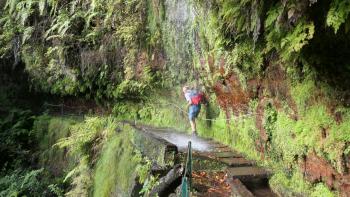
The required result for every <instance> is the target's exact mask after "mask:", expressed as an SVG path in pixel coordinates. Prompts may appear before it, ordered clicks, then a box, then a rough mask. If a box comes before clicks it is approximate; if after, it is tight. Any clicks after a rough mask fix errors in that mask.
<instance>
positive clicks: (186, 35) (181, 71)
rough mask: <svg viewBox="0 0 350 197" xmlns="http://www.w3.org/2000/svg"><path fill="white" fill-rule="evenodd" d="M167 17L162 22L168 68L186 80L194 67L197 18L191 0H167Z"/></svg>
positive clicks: (165, 3)
mask: <svg viewBox="0 0 350 197" xmlns="http://www.w3.org/2000/svg"><path fill="white" fill-rule="evenodd" d="M164 9H165V19H164V21H163V22H162V32H163V35H166V37H163V45H164V49H165V52H166V54H167V60H168V68H169V70H170V71H171V72H172V73H176V75H177V76H176V77H177V78H179V80H180V82H182V81H186V79H187V78H188V77H189V74H188V73H187V72H188V71H189V70H191V68H192V63H193V62H192V56H193V49H194V37H195V36H194V35H195V34H194V29H193V22H194V19H195V14H194V7H193V5H192V4H191V2H190V1H189V0H176V1H173V0H166V1H165V2H164Z"/></svg>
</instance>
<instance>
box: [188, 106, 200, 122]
mask: <svg viewBox="0 0 350 197" xmlns="http://www.w3.org/2000/svg"><path fill="white" fill-rule="evenodd" d="M200 111H201V106H200V105H191V106H190V109H189V110H188V118H189V119H190V120H194V119H195V118H197V116H198V114H199V112H200Z"/></svg>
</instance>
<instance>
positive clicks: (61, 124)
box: [32, 115, 77, 176]
mask: <svg viewBox="0 0 350 197" xmlns="http://www.w3.org/2000/svg"><path fill="white" fill-rule="evenodd" d="M76 123H77V121H76V120H74V119H72V118H58V117H51V116H48V115H42V116H38V117H37V118H36V119H35V122H34V125H33V130H32V132H33V133H34V134H35V137H36V140H37V141H38V151H39V153H40V155H39V164H40V165H41V166H44V167H45V169H47V170H49V171H50V172H51V173H53V174H55V175H56V176H63V173H64V172H65V171H66V170H65V169H69V168H71V165H72V164H73V158H72V157H69V156H68V155H67V154H66V152H65V150H64V149H59V148H58V147H57V146H54V145H55V144H56V143H57V142H58V141H59V140H60V139H63V138H66V137H67V136H69V133H70V128H71V127H72V125H74V124H76Z"/></svg>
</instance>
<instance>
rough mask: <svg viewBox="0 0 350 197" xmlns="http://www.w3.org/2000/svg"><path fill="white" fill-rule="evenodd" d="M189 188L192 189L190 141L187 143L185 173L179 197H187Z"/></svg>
mask: <svg viewBox="0 0 350 197" xmlns="http://www.w3.org/2000/svg"><path fill="white" fill-rule="evenodd" d="M191 187H192V146H191V141H188V150H187V158H186V165H185V173H184V175H183V177H182V182H181V197H189V196H190V191H191Z"/></svg>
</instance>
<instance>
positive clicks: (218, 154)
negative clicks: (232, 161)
mask: <svg viewBox="0 0 350 197" xmlns="http://www.w3.org/2000/svg"><path fill="white" fill-rule="evenodd" d="M213 155H214V156H215V157H216V158H240V157H242V155H241V154H239V153H235V152H216V153H213Z"/></svg>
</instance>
